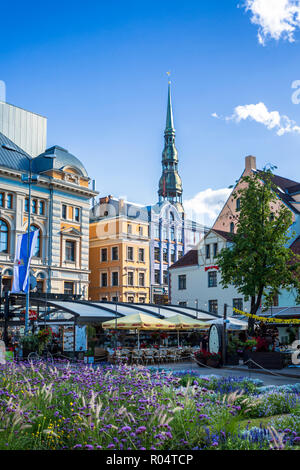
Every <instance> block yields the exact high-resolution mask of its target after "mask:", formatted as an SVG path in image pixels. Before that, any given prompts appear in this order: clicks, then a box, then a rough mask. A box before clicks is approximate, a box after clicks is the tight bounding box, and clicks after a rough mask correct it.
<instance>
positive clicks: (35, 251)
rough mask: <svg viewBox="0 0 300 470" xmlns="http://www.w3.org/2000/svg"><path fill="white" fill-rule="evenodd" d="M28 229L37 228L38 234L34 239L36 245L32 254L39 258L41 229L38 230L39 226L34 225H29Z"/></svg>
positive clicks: (33, 229)
mask: <svg viewBox="0 0 300 470" xmlns="http://www.w3.org/2000/svg"><path fill="white" fill-rule="evenodd" d="M30 230H31V231H35V230H38V236H37V240H36V247H35V250H34V252H33V255H32V256H36V257H37V258H40V257H41V231H40V229H39V227H36V226H35V225H30Z"/></svg>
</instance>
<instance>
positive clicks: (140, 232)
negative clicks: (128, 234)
mask: <svg viewBox="0 0 300 470" xmlns="http://www.w3.org/2000/svg"><path fill="white" fill-rule="evenodd" d="M139 235H140V237H142V236H143V235H144V230H143V227H139Z"/></svg>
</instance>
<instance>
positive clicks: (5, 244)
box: [0, 220, 8, 253]
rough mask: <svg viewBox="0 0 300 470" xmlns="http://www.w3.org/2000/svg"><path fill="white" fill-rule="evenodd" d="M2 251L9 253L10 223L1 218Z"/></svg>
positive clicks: (0, 238)
mask: <svg viewBox="0 0 300 470" xmlns="http://www.w3.org/2000/svg"><path fill="white" fill-rule="evenodd" d="M0 252H1V253H8V225H7V223H6V222H4V220H0Z"/></svg>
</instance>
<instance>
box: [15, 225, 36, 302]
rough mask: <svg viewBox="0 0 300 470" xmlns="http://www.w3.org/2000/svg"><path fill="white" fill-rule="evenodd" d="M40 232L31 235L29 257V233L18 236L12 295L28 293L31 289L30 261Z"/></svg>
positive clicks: (33, 232)
mask: <svg viewBox="0 0 300 470" xmlns="http://www.w3.org/2000/svg"><path fill="white" fill-rule="evenodd" d="M38 232H39V231H38V230H34V231H32V232H30V234H29V256H28V233H27V232H26V233H23V234H21V235H18V236H17V247H16V254H15V262H14V277H13V287H12V293H14V294H17V293H19V292H24V293H27V292H28V289H29V268H30V261H31V258H32V255H33V253H34V250H35V248H36V244H37V237H38Z"/></svg>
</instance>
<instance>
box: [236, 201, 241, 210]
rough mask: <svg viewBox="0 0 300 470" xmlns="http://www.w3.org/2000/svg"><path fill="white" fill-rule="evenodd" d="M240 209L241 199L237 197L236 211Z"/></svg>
mask: <svg viewBox="0 0 300 470" xmlns="http://www.w3.org/2000/svg"><path fill="white" fill-rule="evenodd" d="M240 210H241V200H240V199H237V200H236V211H240Z"/></svg>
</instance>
